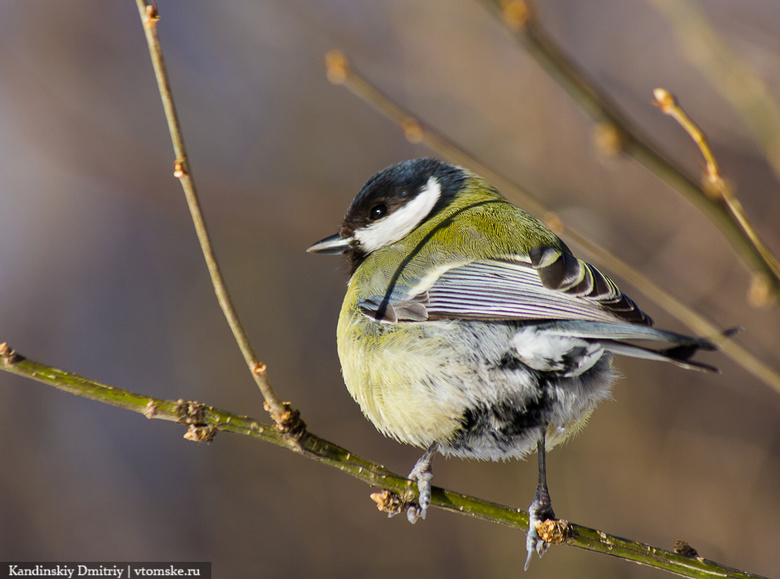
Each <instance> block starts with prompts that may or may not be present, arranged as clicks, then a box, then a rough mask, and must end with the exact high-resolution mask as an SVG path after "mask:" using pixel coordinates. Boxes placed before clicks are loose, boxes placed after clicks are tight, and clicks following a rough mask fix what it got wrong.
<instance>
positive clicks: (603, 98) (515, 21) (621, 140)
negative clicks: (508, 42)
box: [480, 0, 780, 304]
mask: <svg viewBox="0 0 780 579" xmlns="http://www.w3.org/2000/svg"><path fill="white" fill-rule="evenodd" d="M480 1H481V2H482V4H484V5H485V6H486V7H487V8H488V9H489V10H490V11H491V12H493V13H494V14H496V15H497V16H498V17H499V18H500V19H501V21H502V22H503V23H504V25H505V26H506V28H507V29H508V30H509V32H511V33H512V35H513V36H514V37H515V38H516V39H517V40H518V41H520V42H521V43H522V44H523V46H524V47H525V48H526V50H527V51H528V53H529V54H530V55H531V56H532V57H533V58H534V59H535V60H536V61H537V62H538V63H539V64H540V65H541V66H542V67H543V68H544V69H545V70H546V71H547V72H548V74H549V75H550V76H551V77H552V78H554V79H555V80H556V81H558V83H559V84H560V85H561V86H562V87H563V88H564V89H565V90H566V91H567V92H568V93H569V95H570V96H571V97H572V98H573V99H574V100H575V102H576V103H577V104H578V105H579V106H580V107H581V108H582V109H583V111H584V112H585V113H586V114H587V115H588V116H589V117H590V118H591V119H593V121H594V122H595V123H596V124H597V128H598V132H599V133H601V134H603V133H604V132H605V131H606V133H607V134H609V135H611V138H609V139H605V140H600V141H599V142H605V143H609V144H610V147H611V148H612V150H613V151H622V152H625V153H626V154H628V155H630V156H631V157H633V158H634V159H635V160H637V161H638V162H639V163H641V164H642V165H644V166H645V167H646V168H648V169H649V170H650V171H652V172H653V173H654V174H655V175H657V176H658V177H659V178H661V179H662V180H663V181H665V182H666V183H667V184H668V185H669V186H671V187H672V188H674V189H675V190H677V191H678V192H680V193H681V194H682V195H684V196H685V198H686V199H688V200H689V201H690V202H691V203H693V205H694V206H696V207H697V208H699V209H700V210H701V211H703V212H704V213H705V214H706V215H707V216H708V217H709V218H710V220H712V222H713V223H714V224H715V225H716V226H717V227H718V229H719V230H720V231H721V233H722V234H723V235H724V236H725V237H726V239H727V240H728V241H729V243H731V246H732V247H733V248H734V250H735V251H736V252H737V255H739V257H740V258H741V259H742V261H743V262H744V263H745V264H746V265H747V266H748V267H749V268H750V269H751V270H753V272H754V273H756V274H759V275H761V276H763V277H764V278H765V279H766V282H767V285H768V290H769V292H770V293H771V295H772V300H773V301H774V302H775V303H776V304H777V303H780V263H778V261H777V258H776V257H775V256H774V255H773V254H772V253H771V251H769V249H768V248H767V246H766V245H765V244H764V242H763V241H762V240H761V238H760V237H758V235H757V234H755V228H754V227H753V226H752V225H751V224H750V222H749V220H748V218H747V216H745V215H744V213H743V214H742V216H741V217H740V218H738V217H737V216H736V215H735V214H734V213H733V212H732V211H731V209H730V208H729V206H728V204H727V203H726V202H725V200H724V199H723V198H722V197H713V196H711V195H708V194H707V192H706V190H705V189H704V187H702V186H701V185H700V184H699V183H697V182H696V180H694V179H693V178H691V177H690V176H689V175H687V174H686V173H685V172H684V171H683V170H682V169H680V168H679V167H678V166H677V165H675V164H674V163H673V162H672V161H671V160H669V159H668V158H666V157H665V156H664V155H662V154H661V153H660V152H659V151H660V149H659V148H658V147H657V146H656V145H654V144H651V142H650V140H649V139H648V138H647V137H646V136H645V135H643V134H641V132H640V131H639V130H638V129H637V128H636V127H634V126H632V124H631V123H630V122H629V121H628V119H627V118H626V117H625V115H624V114H623V112H622V111H620V109H619V108H618V106H617V105H616V104H615V103H614V102H613V101H612V99H610V98H609V97H608V96H607V95H606V94H604V93H602V92H601V91H600V90H598V89H597V88H596V84H595V83H594V82H593V81H592V80H591V79H589V78H588V77H587V76H586V75H585V74H584V73H583V72H582V70H580V69H579V68H578V67H577V66H576V65H575V64H574V62H573V61H572V60H571V59H570V58H569V57H568V56H567V55H565V54H564V53H563V51H562V50H561V49H560V48H559V47H558V46H557V45H556V44H555V42H554V41H553V40H552V39H551V38H550V37H549V36H548V35H547V34H546V33H545V31H544V29H543V28H542V26H541V25H540V23H539V19H538V15H537V14H536V10H535V9H534V8H533V5H532V4H531V3H530V2H526V1H525V0H480Z"/></svg>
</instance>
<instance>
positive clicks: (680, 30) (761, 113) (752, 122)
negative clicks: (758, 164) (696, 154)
mask: <svg viewBox="0 0 780 579" xmlns="http://www.w3.org/2000/svg"><path fill="white" fill-rule="evenodd" d="M649 2H650V3H651V4H653V5H654V6H655V7H656V8H657V9H658V10H659V11H660V12H661V13H662V14H663V15H664V16H665V17H666V18H667V20H668V21H669V23H670V24H671V25H672V26H673V27H674V29H675V32H676V34H677V40H678V42H679V43H680V48H681V51H682V53H683V54H684V55H685V56H686V57H687V58H688V60H689V61H690V62H691V63H692V64H694V65H695V66H696V67H697V68H698V69H699V70H700V71H701V72H702V73H703V74H704V76H705V77H707V79H708V80H709V81H710V84H711V85H712V86H713V87H714V88H715V89H716V90H717V91H718V92H719V93H720V95H721V96H722V97H723V98H724V99H725V100H727V101H728V102H729V103H730V104H731V106H732V107H733V108H734V110H735V111H736V112H737V114H738V115H739V116H740V117H741V118H742V121H743V122H744V123H745V126H746V127H747V129H748V130H749V131H750V133H751V134H752V135H753V138H754V139H755V140H756V142H757V143H758V145H759V146H760V147H761V148H762V149H763V151H764V155H765V156H766V158H767V161H768V162H769V165H770V167H771V168H772V170H773V171H774V173H775V176H776V177H778V178H780V104H778V102H777V100H775V99H774V98H772V95H771V94H770V91H769V90H768V88H767V86H766V83H765V82H764V81H763V80H762V79H761V78H760V77H759V76H758V75H756V74H755V73H754V72H753V71H752V70H751V69H750V67H749V66H747V65H746V64H745V63H744V62H742V61H741V60H740V59H739V58H738V57H737V55H736V54H734V52H733V51H732V50H731V49H730V48H729V46H728V44H727V43H726V42H725V41H724V39H723V38H721V36H720V35H719V34H718V33H717V31H716V30H715V29H714V28H713V26H712V24H711V23H710V21H709V19H708V18H707V15H706V13H705V11H704V9H703V7H702V5H701V4H700V3H699V2H695V1H694V0H649Z"/></svg>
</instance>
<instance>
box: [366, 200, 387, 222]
mask: <svg viewBox="0 0 780 579" xmlns="http://www.w3.org/2000/svg"><path fill="white" fill-rule="evenodd" d="M386 214H387V205H385V204H384V203H377V204H376V205H374V206H373V207H372V208H371V211H369V214H368V215H369V217H370V218H371V220H372V221H376V220H377V219H380V218H382V217H384V216H385V215H386Z"/></svg>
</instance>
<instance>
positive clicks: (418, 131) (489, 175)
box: [325, 50, 780, 393]
mask: <svg viewBox="0 0 780 579" xmlns="http://www.w3.org/2000/svg"><path fill="white" fill-rule="evenodd" d="M325 64H326V70H327V75H328V79H329V80H330V81H331V82H332V83H334V84H343V85H344V86H345V87H346V88H347V89H349V90H350V91H352V92H353V93H354V94H356V95H357V96H358V97H360V98H361V99H363V100H364V101H366V102H367V103H368V104H370V105H371V106H373V107H374V108H376V109H377V110H378V111H379V112H381V113H382V114H384V115H385V116H386V117H387V118H389V119H390V120H391V121H393V122H394V123H396V124H397V125H398V126H399V127H400V128H401V130H402V131H403V132H404V135H405V136H406V138H407V139H408V140H409V141H411V142H413V143H423V144H424V145H426V146H428V147H430V148H431V149H432V150H434V151H436V152H437V153H438V154H440V155H442V156H443V157H445V158H446V159H447V160H449V161H451V162H453V163H456V164H458V165H463V166H465V167H469V168H470V169H472V170H473V171H474V172H476V173H479V174H480V175H482V176H483V177H485V178H486V179H487V180H488V181H490V182H491V183H493V184H494V185H495V186H496V187H498V189H499V190H501V191H503V192H504V193H506V194H508V195H509V196H510V197H512V198H513V199H519V200H521V203H522V205H523V207H524V208H525V209H527V210H529V211H530V212H531V213H534V214H536V215H537V216H540V217H543V218H544V220H545V222H546V223H547V225H549V226H550V228H551V229H552V230H553V231H555V233H557V234H559V235H561V234H563V235H565V236H566V237H567V239H570V240H571V241H573V242H574V243H576V244H577V245H579V246H580V247H581V248H582V249H583V251H585V252H586V253H587V254H588V255H589V256H590V257H591V259H593V260H594V261H595V262H596V263H597V264H599V265H603V266H605V267H606V268H608V269H609V270H610V271H612V272H614V273H615V274H617V275H619V276H620V277H622V278H623V279H625V280H627V281H628V282H630V283H631V284H632V285H633V286H634V287H635V288H636V290H637V291H639V292H640V293H642V294H644V295H645V296H646V297H647V298H648V299H650V300H652V301H654V302H655V303H656V304H658V305H659V306H660V307H662V308H664V309H665V310H666V311H667V312H669V313H670V314H671V315H672V316H674V317H675V318H677V319H678V320H680V321H681V322H682V323H684V324H685V325H686V326H688V327H689V328H690V329H691V330H693V331H694V332H695V333H697V334H699V335H702V336H707V337H713V338H715V337H717V336H719V335H720V334H721V328H719V327H718V326H717V325H716V324H715V322H713V321H711V320H709V319H707V318H705V317H704V316H702V315H700V314H698V313H697V312H695V311H694V310H693V309H691V308H690V307H689V306H687V305H686V304H684V303H683V302H681V301H680V300H679V299H677V298H676V297H674V296H673V295H672V294H670V293H669V292H668V291H667V290H665V289H664V288H663V287H661V286H660V285H658V284H657V283H655V282H654V281H652V280H651V279H649V278H648V277H647V276H645V275H643V274H641V273H640V272H638V271H637V270H636V269H634V268H633V267H631V266H630V265H628V264H627V263H626V262H624V261H623V260H621V259H619V258H618V257H617V256H615V255H613V254H612V253H610V252H609V251H607V250H606V249H604V248H603V247H601V246H600V245H598V244H597V243H595V242H594V241H591V240H590V239H589V238H588V237H587V236H586V235H584V234H583V233H581V232H579V231H577V230H576V229H572V228H570V227H568V226H565V225H564V223H563V221H561V219H560V218H559V217H558V216H557V215H556V214H555V213H553V212H552V211H550V210H549V209H548V208H547V207H546V206H545V205H544V204H543V203H542V202H541V201H539V200H538V199H537V198H536V197H535V196H533V195H532V194H531V193H529V192H528V191H527V190H525V189H523V188H522V187H521V186H520V185H518V184H517V183H515V182H513V181H511V180H510V179H508V178H507V177H505V176H503V175H501V174H499V173H496V172H495V171H494V170H493V169H491V168H490V167H488V166H487V165H485V164H484V163H482V162H481V161H479V160H477V159H475V158H474V156H473V155H471V154H470V153H469V152H467V151H465V150H464V149H462V148H461V147H459V146H458V145H456V144H454V143H453V142H452V141H450V140H448V139H447V138H446V137H444V136H442V135H441V134H440V133H439V132H437V131H436V130H435V129H433V128H431V127H429V126H426V125H424V124H423V123H421V122H420V121H418V120H417V119H416V118H415V117H414V116H412V114H411V113H410V112H409V111H407V110H405V109H404V108H402V107H401V106H400V105H399V104H397V103H396V102H394V101H393V100H392V99H391V98H389V97H388V96H387V95H385V94H384V93H382V92H381V91H380V90H379V89H377V88H376V87H375V86H373V85H372V84H371V83H370V82H369V81H368V80H366V79H365V78H363V77H362V76H361V75H360V73H359V72H358V71H356V70H355V69H354V68H352V67H351V66H350V64H349V62H348V61H347V58H346V56H345V55H344V54H343V53H341V52H340V51H338V50H331V51H330V52H328V53H327V54H326V55H325ZM719 346H720V349H721V350H722V351H723V353H725V354H726V355H727V356H728V357H729V358H731V359H732V360H734V361H735V362H736V363H737V364H739V365H740V366H742V368H744V369H745V370H747V371H748V372H749V373H750V374H752V375H753V376H755V377H756V378H758V379H759V380H761V381H762V382H764V383H765V384H766V385H767V386H769V387H770V388H772V389H773V390H774V391H776V392H778V393H780V374H778V373H777V372H776V371H775V370H774V369H772V368H771V367H770V366H768V365H767V364H765V363H764V362H762V361H761V360H759V359H758V358H757V357H755V356H754V355H753V354H752V353H750V352H749V351H747V350H746V349H744V348H743V347H741V346H740V345H739V344H737V343H736V342H734V341H733V340H725V341H723V342H722V343H721V344H719Z"/></svg>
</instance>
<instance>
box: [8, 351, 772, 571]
mask: <svg viewBox="0 0 780 579" xmlns="http://www.w3.org/2000/svg"><path fill="white" fill-rule="evenodd" d="M0 370H5V371H6V372H10V373H12V374H17V375H19V376H24V377H26V378H30V379H32V380H36V381H38V382H42V383H44V384H47V385H49V386H53V387H54V388H57V389H58V390H62V391H63V392H68V393H70V394H75V395H76V396H81V397H83V398H89V399H91V400H96V401H98V402H102V403H104V404H109V405H111V406H116V407H118V408H123V409H125V410H130V411H132V412H137V413H139V414H143V415H144V416H146V417H147V418H149V419H157V420H166V421H169V422H176V423H179V424H184V425H187V428H188V430H187V432H186V433H185V435H184V437H185V438H186V439H188V440H192V441H195V442H211V441H212V440H213V439H214V437H215V436H216V434H217V433H218V432H229V433H232V434H237V435H240V436H246V437H249V438H253V439H255V440H260V441H263V442H268V443H271V444H274V445H276V446H280V447H283V448H287V449H289V450H292V451H294V452H296V453H298V454H300V455H303V456H305V457H307V458H310V459H312V460H315V461H317V462H320V463H322V464H326V465H328V466H330V467H333V468H336V469H338V470H340V471H342V472H344V473H346V474H349V475H351V476H353V477H355V478H356V479H358V480H361V481H363V482H364V483H366V484H368V485H371V486H373V487H377V488H380V489H382V490H383V491H384V492H383V493H376V494H374V495H372V498H373V499H374V500H375V501H376V502H377V503H378V506H379V508H380V510H384V511H385V512H389V513H390V514H391V515H392V514H396V513H398V512H401V511H404V510H405V509H406V507H407V506H408V505H409V504H411V503H412V502H414V501H415V500H416V499H417V495H418V490H417V485H416V483H414V482H413V481H410V480H408V479H406V478H405V477H403V476H401V475H399V474H396V473H394V472H392V471H391V470H388V469H386V468H385V467H383V466H381V465H379V464H377V463H375V462H372V461H370V460H366V459H363V458H361V457H359V456H357V455H355V454H354V453H352V452H350V451H349V450H347V449H345V448H342V447H341V446H338V445H336V444H334V443H332V442H329V441H327V440H325V439H324V438H320V437H319V436H317V435H315V434H312V433H311V432H305V433H303V434H302V435H301V436H300V437H299V438H297V439H296V440H291V438H290V436H289V435H286V434H285V433H283V432H282V429H281V428H280V427H279V426H278V425H268V424H262V423H260V422H258V421H257V420H255V419H253V418H250V417H248V416H239V415H236V414H232V413H230V412H227V411H225V410H220V409H218V408H214V407H213V406H206V405H204V404H201V403H199V402H193V401H184V400H176V401H174V400H163V399H160V398H153V397H150V396H145V395H143V394H137V393H135V392H130V391H128V390H123V389H121V388H115V387H113V386H108V385H106V384H101V383H99V382H95V381H93V380H90V379H88V378H85V377H83V376H79V375H77V374H72V373H70V372H65V371H63V370H59V369H57V368H53V367H51V366H47V365H45V364H42V363H40V362H35V361H33V360H29V359H27V358H25V357H24V356H22V355H20V354H17V353H16V352H15V351H14V350H13V349H12V348H11V347H10V346H8V344H7V343H0ZM431 503H432V505H434V506H436V507H438V508H441V509H444V510H447V511H451V512H453V513H460V514H462V515H467V516H470V517H474V518H477V519H481V520H484V521H489V522H492V523H500V524H502V525H506V526H509V527H513V528H517V529H521V530H526V529H527V528H528V512H527V511H524V510H521V509H515V508H513V507H509V506H505V505H500V504H498V503H493V502H490V501H485V500H482V499H478V498H475V497H471V496H468V495H464V494H460V493H456V492H453V491H449V490H446V489H443V488H439V487H434V488H433V496H432V501H431ZM546 523H547V524H546V528H545V531H546V535H545V534H543V537H544V539H545V540H549V541H550V542H552V543H554V544H565V545H569V546H573V547H579V548H581V549H585V550H586V551H593V552H596V553H603V554H606V555H611V556H613V557H617V558H620V559H625V560H627V561H632V562H634V563H638V564H640V565H646V566H649V567H654V568H656V569H662V570H665V571H669V572H670V573H675V574H677V575H680V576H683V577H696V578H702V579H705V578H706V579H713V578H740V579H762V578H761V576H759V575H753V574H751V573H747V572H744V571H740V570H738V569H732V568H730V567H726V566H724V565H720V564H719V563H715V562H714V561H710V560H708V559H704V558H703V557H699V556H698V555H695V551H693V550H692V549H690V547H689V548H688V549H686V550H682V549H678V551H681V552H674V551H667V550H665V549H659V548H657V547H653V546H651V545H647V544H644V543H639V542H637V541H631V540H629V539H624V538H621V537H617V536H614V535H608V534H606V533H604V532H602V531H598V530H596V529H590V528H588V527H583V526H581V525H577V524H575V523H570V522H568V521H563V520H558V521H547V522H546Z"/></svg>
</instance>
